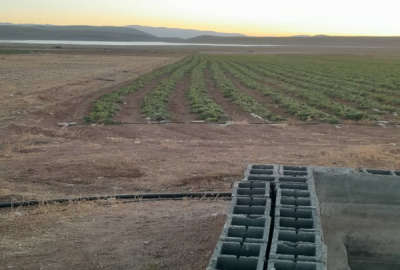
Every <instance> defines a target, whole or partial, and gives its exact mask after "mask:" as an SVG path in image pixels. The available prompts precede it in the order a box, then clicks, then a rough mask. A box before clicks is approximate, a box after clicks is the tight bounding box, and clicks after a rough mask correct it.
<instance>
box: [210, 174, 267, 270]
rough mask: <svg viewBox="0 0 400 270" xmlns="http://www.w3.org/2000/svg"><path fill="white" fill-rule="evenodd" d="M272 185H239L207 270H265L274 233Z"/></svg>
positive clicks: (236, 185)
mask: <svg viewBox="0 0 400 270" xmlns="http://www.w3.org/2000/svg"><path fill="white" fill-rule="evenodd" d="M270 187H271V185H270V183H268V182H266V181H247V180H244V181H240V182H236V183H235V185H234V188H233V191H232V205H231V207H230V210H229V213H228V217H227V221H226V223H225V226H224V228H223V231H222V233H221V237H220V239H219V241H218V244H217V247H216V249H215V251H214V254H213V255H212V257H211V260H210V263H209V266H208V268H207V270H216V269H220V270H240V269H249V270H253V269H254V270H262V269H264V267H265V264H266V258H267V256H266V252H267V248H268V241H269V236H270V230H271V197H270V196H271V189H270Z"/></svg>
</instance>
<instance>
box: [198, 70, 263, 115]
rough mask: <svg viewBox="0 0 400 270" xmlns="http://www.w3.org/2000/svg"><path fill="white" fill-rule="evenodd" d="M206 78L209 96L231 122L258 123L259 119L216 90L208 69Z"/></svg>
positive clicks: (205, 74)
mask: <svg viewBox="0 0 400 270" xmlns="http://www.w3.org/2000/svg"><path fill="white" fill-rule="evenodd" d="M204 76H205V80H206V85H207V90H208V95H209V96H210V97H211V98H213V99H214V101H215V102H216V103H217V104H219V105H220V106H221V107H222V109H223V110H224V112H225V114H226V115H227V116H228V117H229V119H230V120H231V121H234V122H244V123H254V122H257V119H254V117H252V116H251V115H250V114H249V113H247V112H245V111H243V110H242V109H241V108H240V106H239V105H237V104H234V103H233V102H231V101H230V100H229V99H228V98H225V97H224V95H223V93H222V91H221V90H219V89H217V88H216V85H215V82H214V80H213V79H212V76H211V73H210V70H209V69H208V68H206V69H205V71H204Z"/></svg>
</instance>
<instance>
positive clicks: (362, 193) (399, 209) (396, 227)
mask: <svg viewBox="0 0 400 270" xmlns="http://www.w3.org/2000/svg"><path fill="white" fill-rule="evenodd" d="M314 178H315V184H316V191H317V194H318V199H319V203H320V207H321V221H322V227H323V231H324V237H325V243H326V244H327V246H328V270H349V269H351V270H375V269H379V270H395V269H396V270H398V269H400V177H398V176H379V175H371V174H365V173H358V172H357V171H354V170H351V169H332V168H331V169H327V168H315V170H314Z"/></svg>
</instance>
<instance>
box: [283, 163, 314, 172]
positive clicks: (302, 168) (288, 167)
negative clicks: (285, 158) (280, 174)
mask: <svg viewBox="0 0 400 270" xmlns="http://www.w3.org/2000/svg"><path fill="white" fill-rule="evenodd" d="M281 168H282V169H283V170H284V171H301V172H307V170H308V167H306V166H291V165H283V166H281Z"/></svg>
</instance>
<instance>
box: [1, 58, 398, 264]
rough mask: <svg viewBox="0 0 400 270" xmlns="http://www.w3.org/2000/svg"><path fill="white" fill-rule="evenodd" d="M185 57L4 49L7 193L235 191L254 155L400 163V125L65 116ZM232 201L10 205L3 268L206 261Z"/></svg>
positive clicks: (7, 196) (4, 196)
mask: <svg viewBox="0 0 400 270" xmlns="http://www.w3.org/2000/svg"><path fill="white" fill-rule="evenodd" d="M180 56H181V55H179V54H177V53H176V52H174V53H172V54H171V56H168V54H166V53H162V54H156V56H151V53H143V55H137V54H135V55H132V54H126V55H124V52H121V51H118V53H116V54H115V55H113V54H112V53H110V52H108V53H107V54H104V55H102V54H100V53H88V54H82V51H79V53H74V52H73V51H72V52H69V53H65V52H64V53H60V54H55V53H52V54H49V53H45V52H43V53H40V54H30V55H18V56H17V55H7V56H5V55H3V56H0V59H1V61H0V76H1V80H0V97H1V98H0V115H1V118H0V124H1V125H0V201H9V200H23V199H50V198H59V197H77V196H80V195H99V194H115V193H137V192H150V191H152V192H165V191H168V192H170V191H171V192H172V191H177V192H179V191H210V190H213V191H229V190H230V189H231V184H232V182H234V181H236V180H238V179H240V177H241V175H242V173H243V169H244V167H245V166H246V165H247V164H248V163H282V164H305V165H307V164H310V165H326V166H338V167H341V166H343V167H376V168H388V169H394V168H400V128H399V127H389V126H388V127H380V126H362V125H341V126H335V125H327V124H318V125H300V124H290V125H287V124H279V125H248V124H246V121H243V120H245V119H246V117H243V116H242V115H240V114H239V115H238V119H233V120H234V124H233V125H202V124H197V125H196V124H184V125H180V124H168V125H123V126H87V125H79V126H75V127H67V128H62V127H58V126H57V123H58V122H63V121H79V122H82V121H81V120H82V119H83V117H84V116H85V113H86V112H87V110H88V107H89V106H90V103H91V102H92V101H93V100H94V99H95V98H96V97H97V96H99V95H101V94H103V93H105V92H108V91H111V90H112V89H116V88H118V87H121V86H122V85H127V84H129V82H130V81H131V80H132V79H134V78H135V77H136V76H137V74H139V73H143V72H146V71H148V70H151V69H152V68H155V67H157V66H159V65H161V64H165V63H168V62H172V61H176V60H177V59H179V57H180ZM226 104H228V103H226ZM233 110H235V109H234V108H232V111H233ZM235 120H237V121H236V122H235ZM226 206H227V203H225V202H209V201H176V202H151V203H149V202H142V203H139V204H115V203H113V204H110V205H109V204H106V205H103V204H101V203H100V204H85V203H82V204H78V205H75V206H72V207H69V206H52V207H44V208H43V207H41V208H37V209H35V208H27V209H24V210H22V209H17V210H11V211H0V217H1V221H0V237H1V241H0V242H1V244H0V251H1V252H0V253H1V254H2V255H1V256H0V269H3V268H4V269H70V266H71V265H72V266H73V268H74V269H203V268H204V266H205V265H206V264H207V261H208V258H209V255H210V254H211V251H212V249H213V248H214V246H215V243H216V239H217V236H218V234H219V233H220V230H221V226H222V224H223V222H224V216H223V213H225V210H226ZM2 267H3V268H2Z"/></svg>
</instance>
